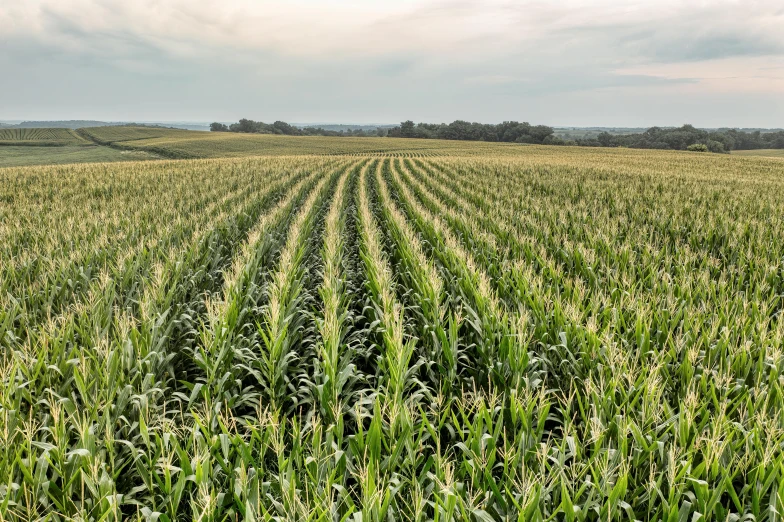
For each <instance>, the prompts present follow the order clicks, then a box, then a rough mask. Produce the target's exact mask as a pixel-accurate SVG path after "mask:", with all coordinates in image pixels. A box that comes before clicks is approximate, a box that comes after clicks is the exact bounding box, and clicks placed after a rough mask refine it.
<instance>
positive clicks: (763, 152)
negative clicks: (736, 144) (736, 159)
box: [732, 149, 784, 158]
mask: <svg viewBox="0 0 784 522" xmlns="http://www.w3.org/2000/svg"><path fill="white" fill-rule="evenodd" d="M732 153H733V154H735V155H736V156H767V157H770V158H784V149H752V150H734V151H732Z"/></svg>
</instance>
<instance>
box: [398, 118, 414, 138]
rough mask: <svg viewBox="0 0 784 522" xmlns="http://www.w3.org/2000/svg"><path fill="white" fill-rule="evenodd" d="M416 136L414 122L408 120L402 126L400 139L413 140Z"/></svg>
mask: <svg viewBox="0 0 784 522" xmlns="http://www.w3.org/2000/svg"><path fill="white" fill-rule="evenodd" d="M414 134H415V131H414V122H413V121H411V120H406V121H404V122H402V123H401V124H400V137H401V138H413V137H414Z"/></svg>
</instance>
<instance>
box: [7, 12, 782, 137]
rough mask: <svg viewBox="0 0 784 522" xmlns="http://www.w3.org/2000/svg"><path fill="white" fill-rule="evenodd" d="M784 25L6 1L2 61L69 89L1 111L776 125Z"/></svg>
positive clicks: (761, 19) (684, 18) (723, 19)
mask: <svg viewBox="0 0 784 522" xmlns="http://www.w3.org/2000/svg"><path fill="white" fill-rule="evenodd" d="M781 27H784V7H782V6H781V4H780V2H779V1H778V0H747V1H743V2H741V1H739V0H714V1H711V2H707V1H698V2H692V3H684V2H681V1H679V0H659V1H655V2H654V1H652V0H629V1H625V2H622V1H620V0H590V1H589V0H564V1H562V2H558V3H555V2H549V1H544V0H541V1H537V0H529V1H522V2H521V1H510V0H482V1H480V0H424V1H413V0H402V1H400V0H399V1H394V2H392V1H379V0H371V1H368V0H365V1H359V0H344V1H316V0H293V1H289V2H286V3H281V2H272V1H269V0H262V1H253V0H222V1H219V0H169V1H160V0H135V1H133V2H124V1H121V0H26V1H25V2H13V3H11V2H8V3H4V4H0V46H2V50H0V67H1V68H2V70H3V71H4V72H5V73H6V75H9V76H13V77H15V78H18V79H19V80H20V81H21V82H23V83H24V82H26V83H28V84H29V83H30V82H31V81H33V80H35V81H44V82H46V81H49V82H57V83H58V84H59V86H60V89H61V90H63V91H66V92H69V93H70V94H69V95H67V96H66V95H65V94H63V95H62V96H59V95H58V96H57V97H56V98H57V100H58V101H57V103H58V104H60V105H57V106H55V105H53V104H52V103H53V102H51V101H47V100H46V98H45V97H44V98H38V99H37V98H35V97H34V96H33V93H34V92H36V90H35V89H32V90H31V89H29V88H28V89H25V88H23V87H20V86H15V85H8V84H0V94H3V93H5V94H8V95H11V94H13V96H14V97H8V96H4V97H3V98H0V99H5V100H9V99H14V103H15V104H14V106H13V107H11V106H9V105H3V104H8V103H9V102H8V101H2V102H0V111H1V112H3V113H8V111H9V110H16V111H31V110H34V111H50V112H51V111H53V110H57V111H65V110H66V108H67V105H66V104H67V100H68V99H70V100H72V103H71V105H70V106H71V107H73V106H77V105H78V106H79V107H85V106H88V107H89V101H90V99H94V100H99V101H100V100H103V99H104V95H103V94H101V95H100V96H99V95H97V94H96V93H97V92H98V89H99V88H101V89H112V90H113V91H114V92H116V96H115V99H116V100H118V101H116V102H115V104H114V105H109V104H108V102H106V103H103V102H102V103H103V104H102V105H99V104H98V103H97V102H96V106H95V110H96V112H98V113H101V114H102V111H103V112H106V111H109V112H113V114H112V115H113V116H114V117H115V118H127V117H129V116H130V115H125V112H123V111H126V112H133V113H134V114H135V113H139V112H141V111H147V110H149V111H152V110H153V109H152V108H159V107H161V105H163V106H165V107H167V109H166V110H167V111H171V113H172V114H176V115H177V116H178V118H180V119H181V118H188V117H194V118H195V117H202V115H203V117H208V118H209V117H210V116H209V115H215V116H214V118H216V119H217V118H218V117H223V118H226V117H231V118H234V117H238V116H240V115H243V114H247V115H248V116H250V115H251V112H254V111H256V114H255V115H256V116H257V117H262V116H264V114H268V113H274V117H276V118H282V119H290V120H294V119H295V118H296V119H300V120H302V119H308V114H313V113H318V114H319V115H321V117H326V116H327V115H330V116H331V117H338V118H339V119H341V120H344V121H345V118H347V117H351V118H357V117H358V116H362V115H364V117H362V119H363V120H364V121H380V119H381V118H382V117H383V118H402V117H412V118H415V119H420V118H424V117H425V116H427V117H430V118H435V119H444V120H446V119H452V118H458V117H472V118H476V119H481V120H484V121H493V120H496V119H507V118H521V119H534V118H533V117H528V116H527V114H528V113H531V112H533V113H535V114H538V115H540V116H539V118H540V119H541V120H542V121H547V122H549V121H552V120H551V118H550V117H548V114H560V111H561V107H565V106H571V105H574V106H575V107H577V109H579V110H575V111H573V113H574V114H575V115H580V116H579V118H578V117H576V119H580V118H590V117H592V116H591V114H593V118H595V119H594V120H593V121H591V122H587V123H591V124H602V123H604V121H605V120H604V119H605V118H607V115H608V114H612V115H614V116H613V118H629V119H631V118H635V121H629V123H630V124H634V125H639V124H647V123H648V122H645V121H638V120H637V116H635V115H634V114H630V112H629V109H628V108H626V109H624V110H623V111H620V110H615V109H614V108H613V107H608V108H606V110H599V108H598V107H597V106H596V104H590V105H592V107H588V108H585V109H580V106H579V105H577V100H584V99H585V97H590V96H593V97H595V99H600V98H601V96H603V95H601V96H600V95H599V94H597V93H598V92H599V91H602V92H606V91H614V92H616V93H618V92H623V93H624V96H626V97H628V98H629V100H632V99H636V100H638V101H639V102H640V103H645V100H651V99H652V98H654V97H655V98H656V99H657V100H658V99H660V98H661V99H664V98H667V99H674V97H677V96H684V95H686V96H689V95H694V96H695V97H696V93H697V92H698V91H700V92H702V93H705V92H707V91H710V92H715V93H717V95H720V94H721V93H725V94H727V96H730V95H731V94H732V93H737V94H743V93H749V92H754V93H756V94H758V95H762V97H759V102H760V107H762V105H761V104H762V102H763V101H765V102H766V103H767V107H768V108H767V110H765V111H760V121H762V119H763V117H764V118H766V119H770V120H773V119H774V118H779V119H781V118H782V117H784V107H782V106H781V102H778V103H777V102H775V101H773V102H771V100H776V99H777V97H779V98H780V97H781V96H782V95H784V92H782V89H783V87H782V85H781V82H780V81H779V80H780V79H779V76H780V74H778V73H776V72H775V71H774V69H775V68H776V67H777V64H780V63H781V62H782V57H784V31H781V30H780V28H781ZM771 71H773V72H771ZM717 78H723V80H717ZM65 83H67V85H65ZM99 86H100V87H99ZM227 90H228V91H230V93H231V94H230V95H227V94H226V92H227ZM178 93H180V94H179V95H178ZM181 93H185V94H184V95H183V94H181ZM690 93H691V94H690ZM556 96H561V99H560V101H555V97H556ZM69 97H70V98H69ZM566 97H569V100H571V103H567V101H568V100H566V99H565V98H566ZM616 97H617V96H616ZM766 97H767V98H766ZM728 99H729V98H728ZM162 100H165V101H166V102H168V105H166V104H165V103H163V102H162ZM608 100H610V101H611V99H609V98H608ZM629 103H631V101H630V102H629ZM47 104H48V105H47ZM62 105H66V107H63V106H62ZM328 105H329V106H328ZM672 105H673V107H674V106H675V104H674V103H673V104H672ZM665 106H666V104H665ZM243 107H244V109H243ZM709 110H711V111H714V112H715V107H708V105H707V103H703V102H700V101H699V100H698V101H697V102H696V104H695V105H694V106H693V107H690V108H688V111H690V114H686V115H683V116H681V115H679V114H676V113H675V112H674V110H673V111H669V112H668V113H667V114H668V117H670V118H674V117H676V116H677V117H678V119H677V121H681V120H682V118H687V119H692V120H693V121H695V123H698V121H697V120H698V119H699V118H705V119H708V116H709V114H708V111H709ZM243 111H244V112H243ZM548 111H549V112H548ZM591 111H593V112H591ZM523 112H524V113H526V114H520V113H523ZM259 113H264V114H259ZM292 113H294V115H292ZM101 114H96V115H95V116H98V117H100V116H101ZM197 115H199V116H197ZM221 115H224V116H221ZM229 115H230V116H229ZM333 115H334V116H333ZM341 115H346V116H343V117H341ZM348 115H350V116H348ZM420 115H422V116H420ZM19 116H20V117H27V115H26V114H25V115H21V114H20V115H19ZM75 116H80V115H75ZM315 116H316V114H314V116H313V119H315ZM754 116H756V115H754V114H750V115H748V116H747V117H748V118H751V117H754ZM9 117H10V116H9ZM104 117H108V116H104ZM265 117H266V116H265ZM710 117H713V115H710ZM268 119H269V118H268ZM746 123H748V122H746ZM728 124H732V122H728Z"/></svg>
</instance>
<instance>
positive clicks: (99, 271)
mask: <svg viewBox="0 0 784 522" xmlns="http://www.w3.org/2000/svg"><path fill="white" fill-rule="evenodd" d="M120 131H122V132H130V131H128V130H127V129H119V130H117V129H115V130H111V132H120ZM107 132H108V131H107ZM205 139H206V138H205ZM405 141H406V140H402V142H401V143H404V142H405ZM368 143H372V142H368ZM446 146H448V147H452V145H451V144H450V145H446ZM455 146H456V145H455ZM507 149H508V150H512V149H509V148H504V149H503V150H507ZM479 150H480V149H476V150H475V151H473V152H469V153H467V154H465V155H461V154H451V153H448V154H445V153H443V151H442V153H440V154H437V153H435V152H434V153H433V155H429V154H428V155H426V154H423V153H421V152H418V151H413V152H411V151H409V152H407V153H403V152H399V151H393V152H392V153H390V154H384V153H383V151H381V152H361V151H353V152H352V151H349V152H346V153H345V154H324V155H310V156H296V155H281V156H269V157H256V158H231V159H226V158H224V159H205V160H180V161H151V162H128V163H125V164H119V165H118V164H114V165H112V164H82V165H70V166H49V167H30V168H15V169H14V168H10V169H0V520H3V521H6V520H8V521H17V520H19V521H28V520H50V521H66V520H69V521H70V520H77V521H120V520H135V521H150V522H152V521H164V522H165V521H176V520H192V521H203V522H208V521H210V522H212V521H215V522H217V521H237V520H246V521H273V520H287V521H288V520H291V521H341V522H342V521H355V522H359V521H362V522H376V521H378V522H380V521H393V520H395V521H429V520H433V521H438V522H449V521H464V520H465V521H478V522H479V521H481V522H484V521H494V520H504V521H541V522H544V521H552V520H557V521H568V522H573V521H585V520H596V521H610V520H667V521H672V522H696V521H706V522H707V521H721V522H724V521H738V522H740V521H752V520H754V521H771V522H773V521H781V520H782V519H784V377H783V376H782V375H783V374H784V317H782V310H783V309H784V163H782V162H781V161H778V160H766V159H754V158H737V157H729V156H723V157H713V156H711V157H704V156H697V155H691V154H687V153H659V152H648V151H620V150H608V151H593V150H591V151H585V150H583V151H581V150H580V149H571V148H546V147H530V148H529V147H518V148H517V149H516V150H520V151H522V152H520V153H519V154H518V153H515V154H513V153H511V152H510V153H508V154H497V155H491V154H487V153H485V154H480V153H478V152H477V151H479ZM499 150H501V149H500V148H499Z"/></svg>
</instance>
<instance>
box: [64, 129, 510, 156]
mask: <svg viewBox="0 0 784 522" xmlns="http://www.w3.org/2000/svg"><path fill="white" fill-rule="evenodd" d="M79 132H80V133H82V134H83V135H84V136H86V137H89V138H90V139H92V140H94V141H95V142H97V143H104V144H107V145H111V146H113V147H118V148H124V149H131V150H145V151H149V152H154V153H156V154H160V155H162V156H167V157H170V158H216V157H237V156H259V155H292V154H294V155H297V154H308V155H310V154H330V155H332V154H374V153H398V154H400V155H410V154H413V153H417V154H421V155H443V154H461V155H462V154H486V153H488V152H490V151H492V152H501V153H504V151H507V152H506V153H516V152H517V151H519V150H520V149H521V148H522V147H521V146H520V145H518V144H510V143H479V142H465V141H462V142H461V141H446V140H419V139H390V138H346V137H328V136H308V137H301V136H282V135H272V134H237V133H228V132H197V131H186V130H179V129H158V128H150V127H97V128H89V129H80V130H79Z"/></svg>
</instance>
